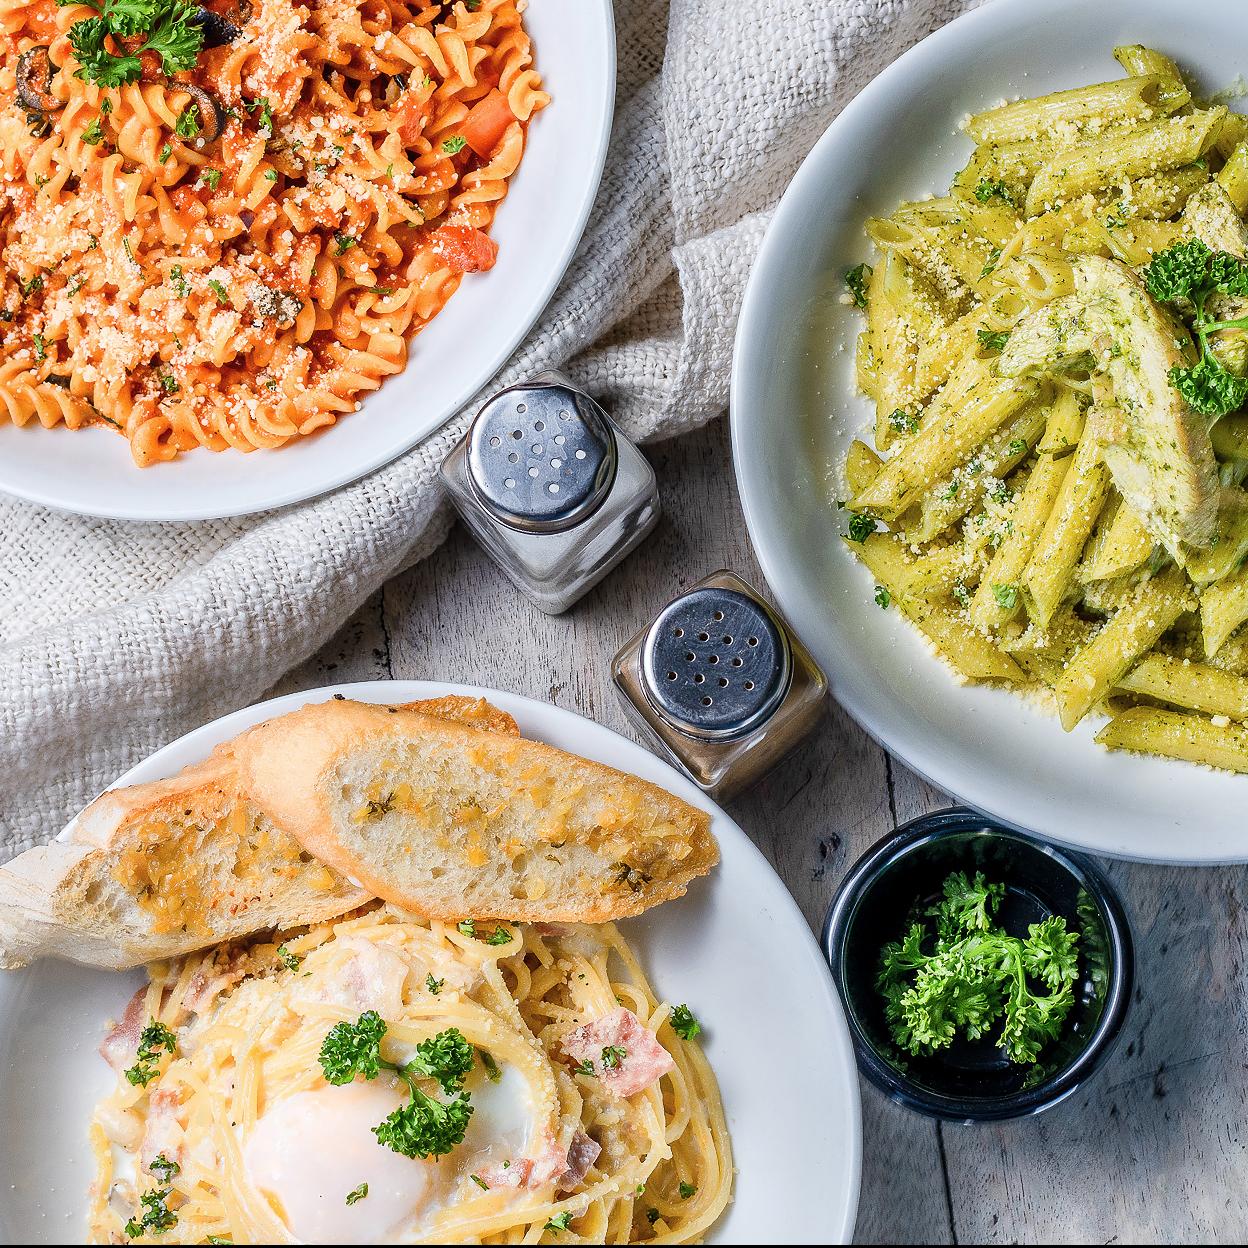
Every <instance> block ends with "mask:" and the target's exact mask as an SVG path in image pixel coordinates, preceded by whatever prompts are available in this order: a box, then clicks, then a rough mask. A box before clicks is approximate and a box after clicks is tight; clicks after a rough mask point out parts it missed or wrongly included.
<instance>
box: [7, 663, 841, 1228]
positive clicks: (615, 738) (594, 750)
mask: <svg viewBox="0 0 1248 1248" xmlns="http://www.w3.org/2000/svg"><path fill="white" fill-rule="evenodd" d="M447 694H463V695H468V696H471V697H485V698H488V699H489V700H490V701H491V702H493V703H494V704H495V705H497V706H499V707H501V708H502V709H503V710H506V711H508V712H510V713H511V714H512V715H514V716H515V717H516V719H517V721H518V722H519V723H520V724H521V727H522V728H523V729H524V731H525V732H526V734H527V735H531V736H533V737H535V738H538V739H544V738H547V737H555V738H557V739H559V740H560V743H561V744H562V745H563V746H564V747H565V748H569V747H570V746H572V745H573V743H574V748H575V749H576V750H577V752H578V753H581V754H584V755H585V756H586V757H589V758H593V759H597V760H598V761H600V762H603V763H606V764H608V765H609V766H613V767H617V768H619V769H621V770H625V771H629V772H632V773H634V774H637V775H640V776H642V777H644V778H645V779H648V780H651V781H652V782H654V783H657V784H660V785H662V786H663V787H664V788H666V789H668V790H670V791H671V792H673V793H675V794H677V795H678V796H679V797H682V798H684V799H685V800H686V801H688V802H690V803H692V804H694V805H696V806H699V807H701V808H702V809H704V810H706V811H708V812H709V813H710V815H711V816H712V829H713V831H714V833H715V836H716V838H717V839H718V841H719V845H720V849H721V854H722V859H723V861H722V863H721V866H720V868H719V869H718V870H719V871H720V872H723V871H725V870H732V871H734V872H739V873H740V874H744V875H748V876H749V877H750V885H749V893H748V895H747V894H746V893H745V892H740V893H738V894H728V893H724V892H720V893H719V894H718V895H717V896H716V898H715V900H714V902H711V901H709V899H707V902H706V904H708V905H712V906H713V907H719V906H722V905H723V904H724V903H725V901H728V902H730V904H731V905H732V906H733V907H734V908H735V909H736V910H738V911H739V915H740V918H739V922H741V923H751V922H755V921H756V916H758V915H760V914H763V913H766V914H768V915H769V916H770V918H771V920H772V923H771V925H770V926H767V925H766V924H762V925H760V927H759V932H760V933H765V932H770V934H771V935H772V937H773V941H774V950H775V953H774V957H775V958H779V959H782V960H783V961H784V963H787V964H789V965H791V966H793V967H795V968H796V969H798V970H800V971H801V974H802V981H803V982H802V991H801V993H800V995H797V996H795V998H794V999H793V1001H792V1003H791V1005H792V1017H791V1018H789V1019H783V1018H777V1019H773V1020H771V1021H772V1023H774V1026H775V1034H776V1035H777V1036H787V1037H788V1042H787V1043H786V1044H785V1052H786V1054H787V1057H786V1061H785V1063H784V1069H783V1071H779V1070H773V1071H772V1072H770V1073H769V1075H768V1079H767V1083H768V1087H769V1089H770V1092H772V1093H774V1094H776V1095H777V1096H779V1098H780V1099H779V1100H778V1102H777V1103H778V1104H779V1105H780V1106H782V1107H783V1109H782V1111H780V1112H779V1114H778V1115H769V1114H767V1113H766V1111H762V1112H761V1113H760V1112H758V1111H756V1112H755V1125H756V1127H757V1126H758V1125H759V1123H760V1122H761V1121H762V1120H763V1119H770V1120H772V1121H774V1122H776V1124H777V1130H775V1131H774V1133H773V1132H770V1131H769V1132H767V1139H766V1144H767V1151H768V1152H769V1153H771V1154H774V1155H777V1156H779V1157H781V1158H783V1164H781V1165H779V1166H778V1167H777V1168H778V1169H779V1170H781V1171H783V1172H785V1173H786V1175H788V1176H790V1177H791V1180H792V1181H791V1182H788V1181H787V1180H786V1188H785V1191H784V1193H783V1195H782V1196H781V1195H780V1194H779V1193H776V1192H774V1191H771V1190H768V1191H762V1190H759V1189H756V1188H749V1187H747V1191H748V1193H749V1195H747V1196H746V1197H744V1198H742V1197H740V1196H738V1199H736V1200H735V1201H734V1203H733V1205H731V1206H729V1210H728V1212H727V1213H726V1214H725V1215H724V1219H723V1221H722V1222H721V1223H720V1226H721V1228H723V1231H722V1233H721V1234H720V1235H714V1234H713V1235H712V1236H711V1241H712V1242H721V1243H756V1242H782V1241H783V1242H786V1243H806V1242H808V1243H812V1244H815V1243H828V1242H833V1243H848V1242H849V1240H850V1238H851V1236H852V1234H853V1228H854V1220H855V1215H856V1212H857V1202H858V1190H859V1180H860V1175H861V1150H862V1127H861V1108H860V1102H859V1093H858V1076H857V1067H856V1064H855V1059H854V1053H853V1044H852V1041H851V1039H850V1035H849V1029H848V1026H847V1024H846V1021H845V1016H844V1013H843V1011H842V1009H841V1004H840V1001H839V999H838V997H837V995H836V990H835V988H834V986H833V984H832V979H831V975H830V973H829V971H828V968H827V965H826V963H825V961H824V959H823V955H822V952H821V951H820V949H819V947H818V944H817V943H816V941H815V938H814V936H813V934H812V933H811V931H810V929H809V927H808V926H807V924H806V920H805V918H804V917H803V916H802V913H801V911H800V910H799V909H798V906H797V903H796V902H795V901H794V900H793V898H792V896H791V895H790V894H789V892H788V890H787V889H786V888H785V887H784V885H783V883H782V882H781V881H780V878H779V877H778V876H777V875H776V873H775V872H774V870H773V869H772V867H771V865H770V864H769V863H768V862H767V860H766V858H765V857H764V856H763V854H762V853H761V851H760V850H759V849H758V848H757V847H756V846H755V845H754V843H753V842H752V841H751V840H750V839H749V837H747V836H746V834H745V833H744V832H743V831H742V830H741V828H740V827H738V826H737V824H736V823H734V822H733V821H732V820H731V819H730V818H729V817H728V816H727V815H726V814H725V813H724V812H723V811H722V810H721V809H720V808H719V807H718V806H716V805H715V804H714V803H713V802H712V801H711V800H710V799H709V798H708V797H707V796H706V794H704V793H703V792H702V791H701V790H700V789H698V788H697V787H696V786H695V785H694V784H693V783H692V782H691V781H690V780H689V779H688V778H686V777H684V776H682V775H681V774H680V773H678V772H677V771H676V770H675V769H674V768H672V767H671V766H670V765H668V764H667V763H665V762H663V761H662V760H661V759H659V758H657V757H656V756H655V755H653V754H651V753H650V752H649V751H647V750H645V749H644V748H643V747H641V746H640V745H637V744H636V743H635V742H632V741H629V740H627V739H626V738H624V737H622V736H620V735H619V734H618V733H615V732H612V731H611V730H610V729H608V728H605V727H603V726H602V725H600V724H596V723H594V722H593V721H591V720H587V719H585V718H583V717H582V716H580V715H576V714H574V713H573V712H571V711H567V710H563V709H561V708H559V707H554V706H550V705H548V704H545V703H541V702H537V701H534V700H532V699H529V698H524V697H520V696H519V695H516V694H508V693H501V692H497V691H494V690H488V689H480V688H476V687H473V686H467V685H458V684H449V683H444V682H440V681H436V682H435V681H369V682H364V683H359V684H346V685H336V686H331V687H327V688H323V689H314V690H308V691H305V692H301V693H294V694H288V695H286V696H284V697H280V698H275V699H272V700H271V701H268V702H263V703H259V704H257V705H255V706H252V707H248V708H246V709H245V710H241V711H237V712H234V713H233V714H230V715H226V716H224V717H223V718H221V719H218V720H216V721H215V722H213V723H211V724H207V725H205V726H204V727H202V728H198V729H196V730H195V731H193V732H190V733H188V734H187V735H186V736H184V737H181V738H179V739H178V740H177V741H174V742H173V743H171V744H170V745H167V746H165V747H164V748H163V749H160V750H158V751H157V752H156V753H154V754H152V755H151V756H150V757H149V758H147V759H146V760H144V761H143V762H141V763H139V764H138V765H137V766H135V767H133V768H131V769H130V770H129V771H128V772H126V774H125V775H123V776H121V777H120V778H119V779H118V781H117V783H116V786H114V787H119V786H121V785H125V784H136V783H142V782H145V781H149V780H153V779H158V778H161V777H163V776H167V775H170V774H172V773H173V772H175V771H177V770H178V769H179V768H181V767H183V766H185V765H186V764H187V763H190V762H194V761H196V760H198V759H200V758H203V757H205V756H206V755H207V754H208V753H209V752H210V751H211V749H212V748H213V747H214V746H215V745H217V744H218V743H219V742H221V741H224V740H228V739H229V738H230V737H232V736H235V735H237V734H238V733H239V732H241V731H242V730H243V729H245V728H247V727H250V726H251V725H252V724H255V723H257V722H259V721H260V720H262V719H268V718H271V717H273V716H275V715H281V714H284V713H286V712H289V711H292V710H295V709H297V708H298V707H300V706H302V705H305V704H307V703H309V702H322V701H327V700H328V699H330V698H332V697H333V696H335V695H343V696H345V697H348V698H353V699H356V700H359V701H366V702H385V703H394V702H403V701H412V700H416V699H419V698H432V697H441V696H444V695H447ZM714 878H715V877H714V876H712V881H711V882H713V881H714ZM707 886H708V883H707V882H706V881H697V882H695V884H694V885H693V886H692V889H705V888H706V887H707ZM692 889H691V893H690V897H689V898H688V899H686V900H685V901H683V902H682V901H677V902H673V903H670V907H667V908H664V910H660V911H654V912H651V914H652V915H656V916H657V915H660V914H662V913H665V912H666V913H669V914H670V913H673V908H677V907H681V906H688V905H690V904H691V903H693V904H697V896H698V895H697V894H696V893H694V892H693V891H692ZM736 921H738V920H737V919H736V918H734V922H736ZM646 923H647V918H646V916H643V917H642V918H640V919H633V920H628V921H627V923H626V925H625V926H626V930H629V931H631V932H632V933H633V935H634V937H635V938H640V939H641V940H642V941H643V942H644V941H645V939H646V935H645V932H646V928H645V924H646ZM664 960H666V961H667V962H668V967H667V969H666V970H665V968H664V967H663V966H662V965H658V963H660V962H662V961H664ZM676 960H677V958H676V955H675V954H674V953H670V952H667V953H665V954H663V955H660V954H659V953H658V951H651V952H650V953H649V954H648V955H647V956H646V958H645V961H647V962H648V963H649V964H650V967H649V969H650V970H651V971H653V973H654V975H655V979H656V982H657V983H658V984H659V985H660V988H661V987H662V984H663V980H664V978H665V976H666V977H668V978H670V977H671V974H672V969H673V966H674V963H675V962H676ZM18 974H25V972H19V973H18ZM96 974H108V973H107V972H97V973H96ZM728 978H729V977H728V976H725V981H724V982H725V983H726V982H727V980H728ZM10 983H11V980H9V979H7V978H6V977H4V976H0V1092H2V1090H3V1084H4V1080H5V1078H6V1075H8V1071H7V1069H6V1064H7V1060H6V1059H7V1053H8V1049H9V1047H10V1044H11V1039H10V1037H9V1036H8V1035H6V1026H5V1017H6V1014H7V1013H8V1010H7V1008H6V1007H7V1006H8V1004H9V1002H8V1001H7V1000H6V998H11V997H12V996H13V995H15V994H14V992H13V989H12V988H11V987H10V986H9V985H10ZM122 999H123V1000H124V996H123V998H122ZM733 1005H734V1003H733V1001H731V1000H730V999H728V998H727V997H725V998H722V999H716V1000H715V1001H713V1002H712V1001H710V1000H708V999H707V998H706V996H705V994H703V997H702V998H701V1002H700V1007H699V1008H700V1011H701V1012H702V1013H703V1015H704V1017H705V1018H706V1019H707V1020H709V1019H711V1018H712V1017H714V1018H716V1019H719V1020H722V1021H720V1022H719V1023H718V1024H717V1025H715V1026H714V1028H713V1030H712V1031H711V1032H710V1033H709V1034H708V1038H707V1042H708V1052H709V1054H710V1057H711V1060H712V1063H713V1064H714V1065H715V1066H716V1068H717V1070H719V1072H720V1073H721V1076H722V1075H723V1074H725V1073H726V1069H727V1067H728V1065H729V1062H730V1061H731V1052H730V1050H728V1049H727V1048H726V1047H725V1045H724V1042H723V1037H724V1036H725V1034H727V1033H728V1032H729V1029H730V1027H731V1025H732V1020H733V1018H734V1017H737V1016H739V1014H738V1012H736V1011H734V1009H733ZM100 1021H101V1023H102V1021H103V1020H100ZM88 1042H89V1044H90V1045H94V1043H95V1039H94V1038H88ZM757 1056H758V1055H757V1054H753V1055H746V1056H745V1057H743V1058H740V1059H737V1060H736V1061H731V1064H732V1067H733V1069H734V1070H735V1069H739V1065H738V1063H740V1064H741V1065H745V1064H752V1062H753V1060H756V1059H757ZM9 1077H11V1076H9ZM759 1086H760V1085H759V1084H758V1082H757V1079H756V1078H754V1079H753V1087H754V1089H755V1091H756V1092H757V1089H758V1087H759ZM786 1089H787V1090H788V1091H789V1092H792V1093H794V1095H795V1096H796V1097H797V1099H796V1100H793V1099H788V1098H786V1096H785V1093H786ZM737 1090H738V1092H740V1091H741V1088H740V1087H738V1089H737ZM747 1100H748V1101H753V1102H754V1103H755V1104H757V1105H760V1106H761V1104H762V1101H761V1097H759V1096H757V1095H755V1096H738V1098H737V1102H736V1104H734V1103H733V1102H732V1101H731V1100H728V1101H726V1104H727V1108H728V1112H729V1130H730V1132H732V1131H733V1117H734V1116H735V1115H736V1114H737V1113H739V1112H740V1110H741V1102H743V1101H747ZM803 1118H805V1119H806V1120H807V1121H808V1122H810V1123H820V1124H822V1125H824V1126H825V1129H826V1130H827V1133H828V1134H829V1135H830V1136H832V1137H833V1138H835V1139H836V1140H837V1152H838V1155H837V1156H835V1157H830V1156H827V1155H826V1154H822V1155H819V1154H818V1153H817V1150H814V1149H811V1148H810V1147H809V1146H808V1137H807V1135H806V1133H805V1132H803V1131H802V1129H801V1125H802V1119H803ZM832 1119H836V1120H837V1121H836V1122H835V1123H833V1122H832V1121H831V1120H832ZM781 1123H783V1130H781V1129H779V1125H780V1124H781ZM9 1129H10V1131H12V1130H13V1129H14V1128H13V1124H12V1122H10V1125H9ZM734 1143H736V1141H735V1140H734ZM0 1155H2V1153H0ZM833 1176H834V1177H833ZM10 1181H11V1180H10V1178H9V1177H8V1176H6V1175H5V1174H3V1173H2V1172H0V1186H4V1185H7V1184H8V1183H9V1182H10ZM838 1189H839V1191H840V1193H841V1194H843V1199H842V1202H841V1203H840V1205H839V1207H837V1208H828V1207H826V1204H825V1201H826V1200H827V1195H826V1194H827V1193H828V1192H829V1191H836V1190H838ZM737 1190H738V1193H740V1191H741V1183H740V1177H739V1176H738V1185H737ZM66 1199H69V1197H68V1196H66V1195H62V1196H61V1198H60V1203H64V1201H65V1200H66ZM747 1201H748V1202H750V1203H748V1204H747ZM752 1207H756V1208H755V1211H754V1212H751V1208H752ZM786 1209H787V1210H789V1211H792V1210H794V1209H799V1210H801V1211H802V1215H803V1216H802V1219H801V1224H802V1225H803V1226H804V1227H805V1228H806V1233H805V1234H803V1235H799V1236H798V1237H797V1238H791V1237H789V1236H790V1234H791V1232H790V1231H789V1229H788V1228H786V1226H785V1223H784V1217H785V1210H786ZM741 1217H744V1218H745V1219H746V1225H745V1231H746V1233H745V1234H738V1233H737V1232H735V1231H734V1230H733V1226H734V1224H735V1223H736V1222H737V1221H738V1219H739V1218H741ZM4 1221H5V1219H4V1217H3V1213H2V1212H0V1234H3V1231H4ZM768 1228H770V1229H768ZM8 1242H12V1241H8ZM52 1242H55V1241H52ZM64 1242H70V1241H68V1240H67V1241H64Z"/></svg>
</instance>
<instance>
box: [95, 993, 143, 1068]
mask: <svg viewBox="0 0 1248 1248" xmlns="http://www.w3.org/2000/svg"><path fill="white" fill-rule="evenodd" d="M146 1000H147V989H146V988H140V989H139V990H138V992H136V993H135V994H134V996H132V997H131V998H130V1000H129V1002H128V1003H127V1005H126V1012H125V1013H124V1014H123V1015H122V1016H121V1021H120V1022H119V1023H118V1024H117V1025H116V1026H115V1027H114V1028H113V1029H112V1031H110V1032H109V1033H108V1035H107V1036H105V1037H104V1042H103V1043H102V1044H101V1045H100V1056H101V1057H102V1058H103V1059H104V1060H105V1061H106V1062H107V1063H108V1064H109V1065H110V1066H111V1067H112V1068H113V1069H114V1070H115V1071H117V1072H118V1073H119V1074H120V1073H121V1071H123V1070H125V1068H126V1067H127V1066H132V1065H134V1057H135V1054H136V1053H137V1052H138V1051H139V1034H140V1033H141V1032H142V1030H143V1025H144V1023H146V1022H147V1019H146V1018H145V1017H144V1011H143V1003H144V1002H145V1001H146Z"/></svg>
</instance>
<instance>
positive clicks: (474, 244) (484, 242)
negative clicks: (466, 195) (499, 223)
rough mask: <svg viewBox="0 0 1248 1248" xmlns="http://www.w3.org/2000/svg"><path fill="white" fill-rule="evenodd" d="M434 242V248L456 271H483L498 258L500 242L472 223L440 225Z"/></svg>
mask: <svg viewBox="0 0 1248 1248" xmlns="http://www.w3.org/2000/svg"><path fill="white" fill-rule="evenodd" d="M432 242H433V250H434V251H435V252H437V254H438V255H439V256H441V257H442V259H443V260H445V261H446V263H447V264H448V265H449V266H450V267H451V268H452V269H454V270H455V272H456V273H482V272H484V271H485V270H486V269H492V268H493V267H494V261H495V260H497V259H498V244H497V243H496V242H495V241H494V240H493V239H492V238H491V237H490V236H489V235H488V234H486V233H485V232H484V231H483V230H477V229H474V228H473V227H472V226H470V225H440V226H438V228H437V229H436V230H434V232H433V238H432Z"/></svg>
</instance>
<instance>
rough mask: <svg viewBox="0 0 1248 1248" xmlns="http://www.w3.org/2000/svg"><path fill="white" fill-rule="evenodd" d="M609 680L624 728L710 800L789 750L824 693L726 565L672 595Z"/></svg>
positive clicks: (816, 673) (786, 635) (805, 656)
mask: <svg viewBox="0 0 1248 1248" xmlns="http://www.w3.org/2000/svg"><path fill="white" fill-rule="evenodd" d="M612 677H613V679H614V680H615V684H616V688H617V690H618V691H619V693H620V695H621V697H622V699H623V705H624V711H625V713H626V714H627V715H628V717H629V719H630V721H631V722H632V723H633V725H634V726H635V727H636V728H637V729H638V730H639V731H640V732H642V733H643V734H644V735H645V736H647V737H649V738H650V739H651V740H652V741H653V742H654V743H655V744H656V745H657V746H658V747H659V748H660V750H661V751H662V752H663V753H664V754H666V755H667V756H668V757H669V758H671V759H672V760H673V761H674V762H675V763H676V764H677V765H678V766H680V767H681V768H683V769H684V770H685V771H686V772H688V774H689V775H690V776H691V777H692V778H693V780H694V782H695V783H696V784H698V786H699V787H701V788H702V789H704V790H705V791H706V792H707V793H709V794H711V795H712V796H713V797H716V798H727V797H731V796H732V795H733V794H735V793H738V792H740V791H741V790H742V789H744V788H746V787H747V786H748V785H750V784H753V783H754V781H756V780H758V779H759V778H760V777H761V776H762V775H763V774H764V773H765V772H767V771H770V770H771V768H772V767H774V766H775V765H776V764H777V763H778V762H779V761H780V760H781V759H782V758H783V757H784V756H785V755H786V754H788V753H789V751H790V750H792V749H793V748H794V747H795V746H796V745H797V744H798V743H799V742H800V741H801V740H802V738H803V737H805V736H806V735H807V733H809V731H810V730H811V729H812V728H813V727H814V725H815V722H816V721H817V720H818V718H819V713H820V710H821V708H822V705H823V700H824V697H825V695H826V694H827V691H828V682H827V680H826V679H825V677H824V675H823V672H822V671H821V670H820V669H819V667H818V665H817V664H816V663H815V661H814V659H812V658H811V656H810V653H809V652H808V651H807V649H806V648H805V646H803V645H802V643H801V642H800V641H799V640H798V639H797V637H795V636H794V635H793V633H792V632H791V631H790V630H789V627H788V625H787V624H785V622H784V620H783V619H782V618H781V617H780V615H779V614H778V612H777V611H776V610H775V608H774V607H772V606H771V605H770V604H769V603H768V602H767V601H766V599H764V598H763V597H762V595H761V594H759V592H758V591H757V590H756V589H754V588H753V587H752V586H751V585H749V584H747V583H746V582H745V581H743V580H742V579H741V578H740V577H739V576H735V575H734V574H733V573H731V572H716V573H715V574H714V575H713V576H708V577H707V578H706V580H704V581H700V582H698V584H697V585H695V586H694V587H693V588H692V589H690V590H688V591H687V592H686V593H683V594H681V595H680V596H679V597H677V598H674V599H672V601H671V602H669V603H668V604H667V606H666V607H664V608H663V610H662V611H660V612H659V614H658V616H656V617H655V619H654V621H653V622H652V623H651V624H649V625H647V626H646V627H645V628H643V629H642V630H641V632H639V633H638V634H637V635H636V636H635V637H634V638H633V639H632V640H631V641H629V642H628V643H627V644H626V645H625V646H624V648H623V649H622V650H621V651H620V652H619V653H618V654H617V655H616V656H615V660H614V662H613V664H612Z"/></svg>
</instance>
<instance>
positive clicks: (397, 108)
mask: <svg viewBox="0 0 1248 1248" xmlns="http://www.w3.org/2000/svg"><path fill="white" fill-rule="evenodd" d="M432 95H433V92H432V90H426V89H425V88H423V87H408V88H407V90H406V91H404V92H403V94H402V95H401V96H399V99H398V102H397V103H396V104H395V105H394V110H393V112H394V118H395V120H396V121H397V122H398V123H399V124H398V132H399V138H400V139H402V140H403V146H404V147H411V146H412V145H413V144H414V143H415V142H416V140H417V139H419V138H420V136H421V134H422V133H423V131H424V129H425V122H426V120H427V119H428V117H429V100H430V98H431V97H432Z"/></svg>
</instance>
